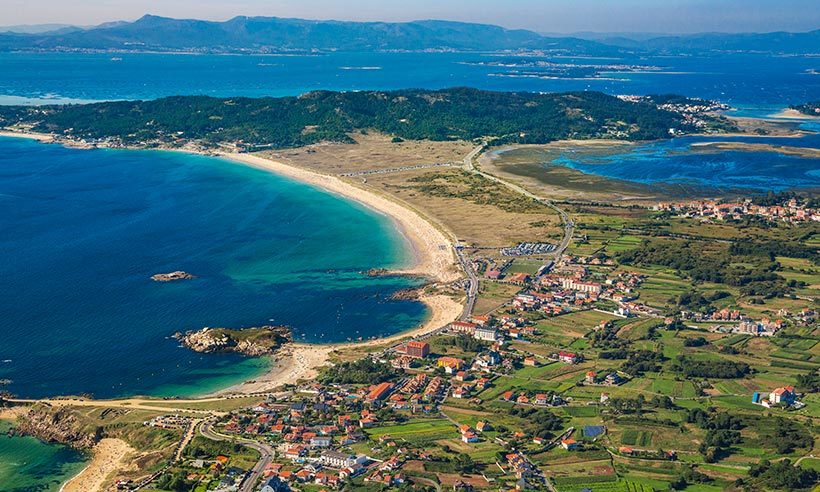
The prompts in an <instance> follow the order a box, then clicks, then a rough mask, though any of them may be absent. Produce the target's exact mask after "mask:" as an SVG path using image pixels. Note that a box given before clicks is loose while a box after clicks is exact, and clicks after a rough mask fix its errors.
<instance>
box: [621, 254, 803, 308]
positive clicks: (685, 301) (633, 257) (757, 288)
mask: <svg viewBox="0 0 820 492" xmlns="http://www.w3.org/2000/svg"><path fill="white" fill-rule="evenodd" d="M702 246H703V245H702V244H697V243H693V242H690V241H669V240H657V239H656V240H645V241H643V242H642V243H641V245H640V246H639V247H637V248H635V249H631V250H628V251H623V252H621V253H619V255H618V261H619V262H620V263H622V264H626V265H636V266H648V265H660V266H665V267H669V268H674V269H675V270H677V271H678V272H680V274H681V275H685V276H687V277H689V278H690V279H692V280H693V281H694V282H698V283H700V282H714V283H722V284H727V285H732V286H736V287H740V291H741V293H742V294H743V295H747V296H753V295H756V296H763V297H766V298H772V297H778V296H782V295H784V294H787V293H788V292H789V291H790V288H791V287H794V286H796V285H797V283H796V282H791V283H789V282H787V281H786V279H784V278H783V277H781V276H779V275H777V273H775V272H776V271H777V269H778V268H779V265H778V264H777V262H775V261H773V258H774V255H781V256H790V257H797V258H805V257H810V256H808V255H809V254H810V253H809V251H813V250H811V248H806V247H803V246H800V245H797V246H795V245H792V246H783V247H782V248H778V247H777V246H775V245H773V244H772V245H769V243H756V242H749V241H739V242H736V243H733V244H732V245H731V246H730V247H728V248H720V249H713V250H711V251H709V250H704V248H703V247H702ZM815 254H816V252H815ZM761 256H763V257H765V259H764V258H761ZM740 263H743V264H740ZM712 296H717V297H716V298H715V299H714V300H717V299H719V298H722V296H724V294H723V293H720V292H717V293H715V294H713V295H712ZM712 296H709V297H704V296H702V295H697V294H692V293H687V294H683V295H682V296H681V297H680V298H678V300H677V302H678V303H679V304H680V305H682V306H688V307H690V308H693V309H698V308H701V309H705V308H706V307H707V306H708V303H709V302H711V301H710V299H709V298H710V297H712Z"/></svg>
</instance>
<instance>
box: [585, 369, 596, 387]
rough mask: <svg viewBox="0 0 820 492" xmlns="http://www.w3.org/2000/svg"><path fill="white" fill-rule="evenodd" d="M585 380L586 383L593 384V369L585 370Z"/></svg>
mask: <svg viewBox="0 0 820 492" xmlns="http://www.w3.org/2000/svg"><path fill="white" fill-rule="evenodd" d="M585 382H586V383H587V384H595V371H587V376H586V379H585Z"/></svg>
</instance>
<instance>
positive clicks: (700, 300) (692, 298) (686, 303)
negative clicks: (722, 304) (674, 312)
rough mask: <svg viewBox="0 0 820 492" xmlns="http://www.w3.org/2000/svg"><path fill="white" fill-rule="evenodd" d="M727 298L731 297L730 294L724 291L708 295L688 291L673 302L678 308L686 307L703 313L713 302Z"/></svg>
mask: <svg viewBox="0 0 820 492" xmlns="http://www.w3.org/2000/svg"><path fill="white" fill-rule="evenodd" d="M729 296H731V294H730V293H728V292H726V291H724V290H719V291H716V292H713V293H711V294H709V295H704V294H703V293H701V292H698V291H689V292H684V293H683V294H681V295H679V296H678V298H677V299H676V300H675V302H676V303H677V305H678V306H681V307H686V308H687V309H690V310H692V311H705V310H707V309H708V308H709V306H711V305H712V303H713V302H715V301H719V300H720V299H725V298H727V297H729Z"/></svg>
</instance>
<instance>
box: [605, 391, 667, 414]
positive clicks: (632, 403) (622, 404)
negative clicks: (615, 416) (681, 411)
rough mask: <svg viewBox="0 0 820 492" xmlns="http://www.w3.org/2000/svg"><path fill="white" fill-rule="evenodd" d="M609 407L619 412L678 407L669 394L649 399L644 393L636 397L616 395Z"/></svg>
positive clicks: (627, 412) (638, 412) (640, 411)
mask: <svg viewBox="0 0 820 492" xmlns="http://www.w3.org/2000/svg"><path fill="white" fill-rule="evenodd" d="M608 405H609V408H610V409H611V410H612V411H613V412H614V413H619V414H641V413H643V411H644V410H645V409H647V408H661V409H665V410H672V409H674V408H677V407H676V406H675V403H674V402H673V401H672V399H671V398H669V397H668V396H663V395H655V396H653V397H652V399H650V400H649V401H647V400H646V398H644V396H643V395H638V396H636V397H635V398H625V397H615V398H611V399H610V400H609V403H608Z"/></svg>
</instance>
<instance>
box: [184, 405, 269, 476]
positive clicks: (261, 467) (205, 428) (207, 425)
mask: <svg viewBox="0 0 820 492" xmlns="http://www.w3.org/2000/svg"><path fill="white" fill-rule="evenodd" d="M199 432H200V433H201V434H202V436H203V437H205V438H207V439H210V440H212V441H230V442H237V443H239V444H241V445H243V446H246V447H249V448H251V449H255V450H256V451H258V452H259V454H260V455H261V456H260V457H259V461H257V462H256V464H255V465H254V466H253V468H252V469H251V471H250V472H248V475H247V476H246V477H245V479H244V480H243V481H242V485H241V486H240V487H239V492H252V491H253V490H255V489H256V485H257V483H258V482H259V479H260V478H261V477H262V472H264V471H265V468H267V466H268V465H269V464H270V463H271V462H272V461H273V455H274V450H273V448H272V447H270V446H269V445H267V444H264V443H261V442H259V441H253V440H250V439H244V438H241V437H232V436H226V435H223V434H220V433H218V432H216V431H214V430H213V422H211V421H209V420H206V421H204V422H202V425H201V426H200V427H199Z"/></svg>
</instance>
